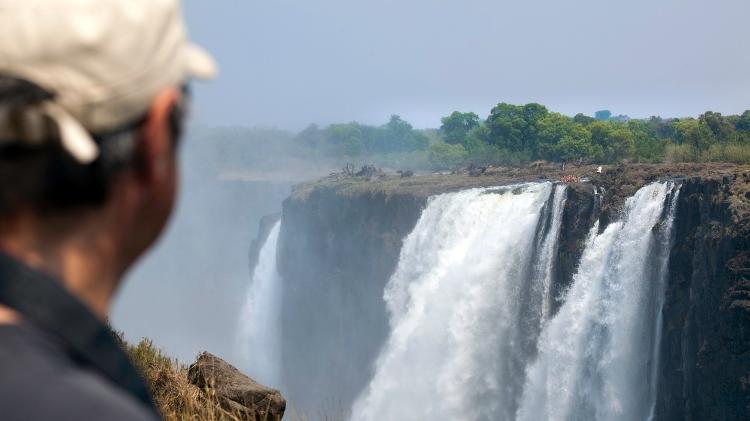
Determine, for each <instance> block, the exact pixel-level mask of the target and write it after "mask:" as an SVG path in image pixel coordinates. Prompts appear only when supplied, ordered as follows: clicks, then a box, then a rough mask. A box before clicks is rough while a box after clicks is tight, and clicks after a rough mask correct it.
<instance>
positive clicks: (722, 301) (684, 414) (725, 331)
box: [656, 175, 750, 420]
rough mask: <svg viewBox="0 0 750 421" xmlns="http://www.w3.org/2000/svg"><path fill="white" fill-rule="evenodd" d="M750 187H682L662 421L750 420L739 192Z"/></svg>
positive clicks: (749, 286) (748, 267) (748, 316)
mask: <svg viewBox="0 0 750 421" xmlns="http://www.w3.org/2000/svg"><path fill="white" fill-rule="evenodd" d="M740 177H742V176H740ZM745 177H746V175H745ZM746 181H747V180H733V179H732V178H731V177H725V178H723V179H720V180H701V179H697V178H696V179H690V180H686V181H685V182H684V183H683V186H682V189H681V192H680V197H679V202H678V207H677V214H676V218H675V223H674V235H675V243H674V248H673V249H672V252H671V256H670V262H669V280H668V284H667V289H666V293H665V302H664V309H663V315H664V321H663V334H662V343H661V344H662V347H661V358H660V359H661V361H660V367H661V370H660V373H661V374H660V378H659V389H658V390H659V394H658V402H657V408H656V415H657V419H663V420H746V419H749V417H750V238H749V237H748V226H749V224H748V222H749V221H748V220H747V215H743V213H742V210H741V209H742V208H743V206H742V203H741V202H742V201H744V200H745V198H743V197H742V196H741V195H740V194H739V193H740V192H738V191H733V189H737V187H738V185H740V184H742V183H743V182H746Z"/></svg>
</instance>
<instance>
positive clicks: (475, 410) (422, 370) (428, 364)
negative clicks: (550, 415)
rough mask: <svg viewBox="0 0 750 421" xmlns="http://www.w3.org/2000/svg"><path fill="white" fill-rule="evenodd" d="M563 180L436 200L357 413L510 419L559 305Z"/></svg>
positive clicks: (404, 257)
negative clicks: (555, 280) (554, 279)
mask: <svg viewBox="0 0 750 421" xmlns="http://www.w3.org/2000/svg"><path fill="white" fill-rule="evenodd" d="M563 197H564V187H563V186H559V187H557V188H555V186H553V185H552V184H550V183H538V184H528V185H518V186H511V187H507V188H501V189H486V188H485V189H471V190H466V191H462V192H458V193H449V194H444V195H440V196H436V197H433V198H432V199H431V200H430V201H429V203H428V206H427V207H426V209H425V210H424V212H423V213H422V216H421V218H420V219H419V221H418V222H417V225H416V227H415V228H414V230H413V231H412V233H411V234H410V235H409V236H408V237H407V238H406V240H405V241H404V245H403V247H402V250H401V254H400V258H399V263H398V266H397V269H396V271H395V273H394V274H393V276H392V277H391V279H390V281H389V282H388V285H387V287H386V291H385V294H384V297H385V301H386V305H387V308H388V311H389V313H390V327H391V333H390V336H389V338H388V339H387V343H386V344H385V346H384V348H383V350H382V352H381V354H380V356H379V358H378V361H377V363H376V371H375V374H374V378H373V379H372V381H371V383H370V385H369V386H368V387H367V389H366V390H365V391H364V392H363V394H362V395H361V396H360V397H359V398H358V399H357V401H356V402H355V404H354V407H353V410H352V419H355V420H396V419H398V420H420V419H462V420H464V419H465V420H473V419H508V418H511V417H512V416H513V414H514V412H515V409H516V403H515V402H516V401H517V399H518V395H519V393H520V389H521V386H522V385H523V380H524V369H525V362H526V361H527V359H528V356H529V355H533V354H534V349H533V346H534V343H535V340H536V338H535V337H533V336H534V333H535V332H537V333H538V331H539V329H540V327H541V323H542V318H543V317H544V315H545V313H546V312H548V308H549V305H548V301H549V285H550V280H551V276H552V275H551V272H552V270H553V266H554V265H553V260H554V256H553V255H554V248H555V244H556V242H557V235H558V232H559V228H560V217H561V214H562V206H563V204H564V199H563Z"/></svg>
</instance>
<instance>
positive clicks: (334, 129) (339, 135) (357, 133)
mask: <svg viewBox="0 0 750 421" xmlns="http://www.w3.org/2000/svg"><path fill="white" fill-rule="evenodd" d="M324 137H325V139H326V142H327V143H328V144H329V145H330V146H331V147H332V149H333V153H334V154H336V155H342V156H349V157H356V156H359V155H361V154H362V153H363V152H364V151H365V145H364V141H363V136H362V131H361V129H360V125H359V124H358V123H348V124H331V125H330V126H328V127H326V128H325V130H324Z"/></svg>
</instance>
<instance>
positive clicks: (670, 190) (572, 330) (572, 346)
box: [517, 183, 677, 421]
mask: <svg viewBox="0 0 750 421" xmlns="http://www.w3.org/2000/svg"><path fill="white" fill-rule="evenodd" d="M670 196H671V197H672V200H669V198H670ZM676 197H677V195H676V191H674V186H673V185H672V183H655V184H651V185H649V186H646V187H644V188H642V189H640V190H639V191H638V192H637V193H636V195H635V196H634V197H631V198H630V199H628V200H627V202H626V205H625V213H624V217H623V219H622V220H621V221H618V222H615V223H613V224H610V225H609V226H608V227H607V228H606V229H605V230H604V232H602V233H601V234H599V235H597V234H596V229H597V227H594V229H593V230H592V234H591V236H590V239H589V242H588V244H587V246H586V249H585V250H584V253H583V256H582V258H581V263H580V266H579V269H578V273H577V274H576V275H575V276H574V280H573V284H572V286H571V288H570V290H569V291H568V292H567V295H566V297H565V303H564V304H563V306H562V307H561V308H560V310H559V312H558V313H557V314H556V315H555V317H554V318H553V319H551V320H550V321H549V323H548V324H547V325H546V326H545V328H544V330H543V332H542V334H541V336H540V340H539V346H538V350H539V355H538V358H537V360H536V361H535V362H534V363H533V365H531V367H530V368H529V369H528V374H527V378H526V384H525V387H524V393H523V398H522V403H521V406H520V408H519V411H518V416H517V419H520V420H534V421H537V420H552V419H554V420H567V419H569V420H582V419H587V420H644V419H648V418H649V417H650V416H651V413H652V410H653V405H654V402H655V397H656V387H655V376H656V369H657V360H658V353H657V351H656V350H657V349H658V345H659V344H658V341H659V336H660V335H659V332H660V328H661V327H660V324H661V318H660V314H661V305H662V301H663V294H664V278H665V273H666V267H667V260H668V257H669V249H670V247H669V241H670V236H671V226H672V220H673V218H674V213H673V212H674V199H675V198H676ZM667 205H669V206H667ZM665 209H666V215H665Z"/></svg>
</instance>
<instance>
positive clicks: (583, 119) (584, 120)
mask: <svg viewBox="0 0 750 421" xmlns="http://www.w3.org/2000/svg"><path fill="white" fill-rule="evenodd" d="M573 121H574V122H576V123H578V124H582V125H584V126H588V125H589V124H591V123H593V122H595V121H596V119H595V118H594V117H589V116H587V115H585V114H583V113H578V114H576V115H575V117H573Z"/></svg>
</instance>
